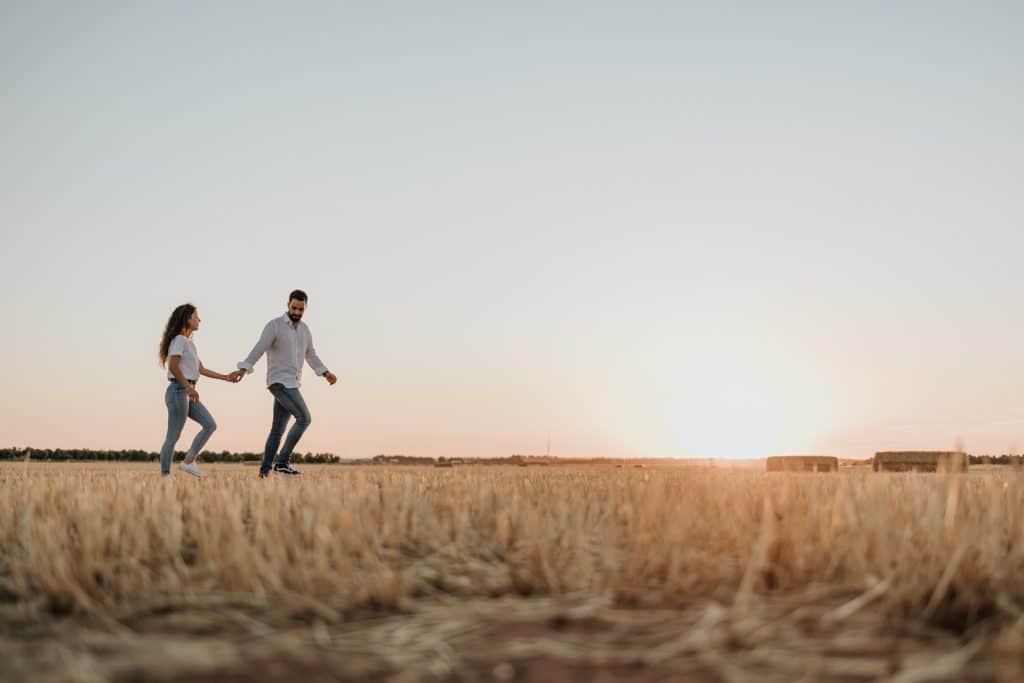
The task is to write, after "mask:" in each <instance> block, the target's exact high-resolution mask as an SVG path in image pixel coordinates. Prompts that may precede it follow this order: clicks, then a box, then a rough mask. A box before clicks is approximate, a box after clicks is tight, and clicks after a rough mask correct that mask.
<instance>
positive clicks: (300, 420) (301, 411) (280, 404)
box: [260, 382, 312, 474]
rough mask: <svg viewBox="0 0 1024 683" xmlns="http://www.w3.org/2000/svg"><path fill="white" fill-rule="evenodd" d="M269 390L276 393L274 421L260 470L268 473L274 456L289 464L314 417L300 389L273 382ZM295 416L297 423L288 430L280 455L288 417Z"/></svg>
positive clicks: (282, 463)
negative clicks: (296, 445)
mask: <svg viewBox="0 0 1024 683" xmlns="http://www.w3.org/2000/svg"><path fill="white" fill-rule="evenodd" d="M267 390H268V391H270V393H271V394H273V395H274V421H273V422H272V423H271V425H270V436H268V437H267V445H266V448H264V449H263V462H261V463H260V472H261V473H263V474H266V473H267V472H269V471H270V468H271V467H272V466H273V465H274V458H275V457H277V460H278V462H277V464H278V465H287V464H288V459H289V458H291V457H292V451H294V450H295V444H297V443H299V439H300V438H302V433H303V432H305V431H306V428H307V427H309V424H310V422H312V418H311V417H310V416H309V408H307V407H306V402H305V401H304V400H303V399H302V394H300V393H299V390H298V389H289V388H287V387H285V386H284V385H283V384H281V383H280V382H278V383H276V384H271V385H270V386H269V387H267ZM289 417H294V418H295V424H293V425H292V428H291V429H290V430H288V438H287V439H285V440H284V448H282V449H281V453H280V455H278V452H277V448H278V446H280V445H281V437H282V436H283V435H284V428H285V427H286V426H287V425H288V418H289Z"/></svg>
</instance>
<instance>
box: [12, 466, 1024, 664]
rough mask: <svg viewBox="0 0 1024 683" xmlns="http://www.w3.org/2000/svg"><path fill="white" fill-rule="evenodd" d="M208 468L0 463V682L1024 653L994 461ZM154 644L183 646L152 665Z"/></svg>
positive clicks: (1022, 597) (1021, 560) (929, 659)
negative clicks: (280, 664)
mask: <svg viewBox="0 0 1024 683" xmlns="http://www.w3.org/2000/svg"><path fill="white" fill-rule="evenodd" d="M207 470H208V472H209V473H210V474H211V476H210V477H209V478H207V479H205V480H194V479H190V478H186V477H185V476H184V475H181V474H177V475H176V476H175V477H174V478H173V479H171V480H162V479H161V478H160V477H159V476H158V475H157V473H156V471H155V467H154V466H146V467H142V466H130V465H126V466H112V465H93V466H89V465H75V464H61V465H44V464H22V463H11V464H5V465H0V520H2V524H0V655H4V654H6V655H7V656H6V657H3V658H0V659H2V661H6V662H7V663H6V664H0V677H2V676H3V674H4V672H5V669H4V668H3V667H4V666H7V667H8V671H7V673H9V674H10V675H11V676H24V675H29V674H31V675H33V676H35V677H36V678H39V679H40V680H43V679H44V678H45V676H46V675H50V676H52V677H54V678H52V680H68V679H69V678H62V676H68V677H72V675H74V676H79V678H77V679H75V680H83V681H84V680H96V681H99V680H128V679H130V678H131V677H132V676H140V675H141V676H142V677H146V675H147V672H150V671H151V669H150V668H148V667H157V666H159V668H160V670H161V671H162V672H163V673H162V674H161V675H162V676H163V677H164V678H165V679H173V678H174V675H172V674H169V673H168V668H167V667H168V666H171V667H172V669H171V670H172V671H173V670H174V669H173V667H174V666H179V667H181V668H180V671H181V672H182V673H181V675H182V676H183V677H184V676H185V674H186V673H189V676H194V675H196V672H197V671H198V672H200V673H202V672H203V671H207V672H210V675H214V674H216V677H217V678H223V676H225V675H228V673H230V672H232V671H234V672H236V673H237V675H238V676H241V677H242V678H238V679H237V680H253V679H259V678H262V679H265V680H277V679H275V678H274V674H273V668H272V667H270V668H265V667H262V668H260V669H259V670H258V672H254V671H248V670H247V669H245V666H248V665H251V663H252V661H254V660H253V659H252V655H251V653H249V652H248V651H247V650H246V648H251V647H252V642H253V638H254V637H257V638H265V639H266V641H267V642H272V643H276V644H277V645H278V646H280V645H281V644H282V643H295V644H303V643H305V644H306V645H308V646H309V647H310V648H312V650H310V651H316V652H318V653H320V655H318V656H319V657H320V658H319V659H316V660H315V661H312V663H310V662H309V661H306V660H288V661H290V662H291V666H292V668H291V669H289V671H288V672H286V673H288V675H291V674H294V672H295V670H296V669H295V667H298V668H299V669H300V670H303V671H305V673H304V674H303V675H304V676H305V677H306V678H308V679H310V680H315V679H316V675H315V674H316V672H324V671H330V675H331V677H330V679H329V680H349V679H348V678H346V676H350V677H352V678H351V680H356V679H358V678H359V677H360V676H366V675H378V676H385V675H387V676H399V677H401V676H406V677H407V678H406V680H418V679H420V678H430V677H438V676H439V677H442V678H445V677H448V678H460V677H462V678H463V679H467V680H468V679H475V678H477V677H479V676H487V677H490V676H492V675H493V676H495V677H497V678H499V679H501V678H503V677H504V678H507V677H508V676H513V677H519V678H522V677H526V678H544V677H549V676H551V675H553V674H552V672H555V673H559V672H561V673H565V675H569V674H571V673H572V672H574V671H575V672H580V671H589V673H588V674H587V676H588V678H587V679H588V680H591V679H593V677H594V675H595V672H597V673H600V672H605V673H608V672H612V673H616V674H617V675H625V674H629V675H631V676H633V677H636V678H640V679H644V677H645V676H650V677H649V680H658V679H660V678H662V677H663V676H664V675H668V674H670V673H674V674H676V675H682V674H687V675H690V676H696V677H698V678H703V677H710V678H712V679H720V680H744V679H745V677H746V676H750V677H754V678H757V679H758V680H773V677H775V678H774V680H792V679H793V677H799V676H800V675H806V676H811V677H814V678H823V679H828V678H832V679H835V680H873V679H875V678H877V677H879V676H883V675H893V676H895V677H897V679H898V677H899V676H904V678H903V679H900V680H962V679H963V678H964V677H966V676H967V675H968V674H970V675H971V676H974V677H980V678H978V679H979V680H990V679H992V678H993V677H1006V676H1009V678H1005V680H1013V678H1012V677H1013V676H1016V675H1017V673H1018V672H1019V670H1017V669H1013V666H1015V664H1013V663H1014V662H1018V661H1020V658H1021V655H1022V653H1024V621H1022V620H1021V617H1022V615H1024V581H1021V580H1020V577H1021V576H1024V534H1022V529H1024V526H1022V524H1024V523H1022V521H1021V512H1022V511H1024V476H1020V475H1018V474H1017V473H1016V472H984V473H975V474H970V475H960V476H936V475H915V474H874V473H870V472H849V473H843V474H840V475H835V474H831V475H826V474H821V475H815V474H811V475H807V474H804V475H799V474H793V475H788V474H783V475H779V474H771V475H769V474H765V473H762V472H756V471H745V470H733V471H715V470H711V469H709V470H692V469H687V470H674V469H667V468H648V469H644V470H632V469H627V470H621V469H614V468H605V467H574V468H558V467H549V468H544V469H533V468H488V467H461V468H454V469H434V468H401V467H387V468H384V467H372V468H345V467H337V466H336V467H320V468H316V467H307V468H305V470H304V471H305V474H304V476H303V478H302V479H301V481H294V480H267V481H259V480H257V479H256V473H255V471H254V470H253V469H252V468H245V467H240V466H230V465H221V466H213V465H211V466H208V467H207ZM517 609H518V610H519V612H517V611H516V610H517ZM574 610H575V611H574ZM519 613H521V616H522V617H523V618H522V619H521V621H522V622H523V623H526V624H528V625H527V626H523V625H521V624H520V625H518V626H517V625H516V624H519V622H516V621H515V619H512V621H509V615H514V614H519ZM446 624H447V625H446ZM453 624H454V626H453ZM510 624H511V626H510ZM403 629H405V631H403ZM446 629H447V630H446ZM396 632H397V633H404V634H405V635H403V636H399V635H395V633H396ZM147 634H154V635H153V638H154V640H153V641H152V644H151V645H147V644H148V643H150V641H148V640H147V638H148V637H149V636H147ZM169 634H170V635H173V636H175V637H181V638H185V637H186V636H188V637H189V638H191V640H190V639H189V638H186V639H185V640H184V641H183V642H184V643H186V644H187V643H191V645H189V647H193V648H201V649H198V650H188V649H187V648H186V650H183V652H186V653H187V654H185V655H181V656H180V657H178V659H176V660H173V661H172V662H171V664H168V661H167V658H168V657H170V656H171V654H168V653H169V652H173V648H172V650H168V649H167V638H168V637H169ZM374 634H376V635H374ZM509 634H511V635H509ZM214 635H216V637H214ZM374 638H376V640H374ZM403 638H404V640H403ZM90 639H91V640H90ZM97 639H98V640H97ZM58 640H59V641H60V642H62V643H63V645H62V647H64V648H65V649H66V653H65V655H64V657H63V659H61V658H57V659H54V658H52V657H49V658H47V657H42V656H38V655H39V651H40V650H39V648H44V649H45V648H46V647H49V646H50V645H52V644H53V643H55V642H57V641H58ZM174 642H177V641H174ZM474 642H476V643H477V644H476V645H473V643H474ZM97 643H99V644H98V645H97ZM403 643H404V645H403ZM414 643H420V644H422V643H427V644H429V647H426V646H425V647H426V650H423V648H420V649H417V647H416V646H414ZM480 643H484V644H488V645H490V649H489V650H487V651H488V652H490V653H491V654H489V655H488V656H486V657H485V656H483V655H482V654H481V653H482V652H483V650H482V649H481V645H480ZM915 644H916V645H915ZM182 647H185V645H183V646H182ZM147 648H148V649H147ZM202 648H205V649H202ZM210 648H213V649H210ZM217 648H220V649H217ZM830 648H831V649H830ZM915 648H916V649H915ZM936 648H938V654H939V655H942V657H936V656H934V652H935V651H936V650H935V649H936ZM485 649H486V648H485ZM112 652H114V653H119V658H118V657H114V658H113V659H112V658H111V656H107V655H109V654H110V653H112ZM132 652H134V653H135V657H134V658H132V657H131V656H129V655H128V654H126V653H132ZM261 652H263V653H264V654H265V653H266V650H262V651H261ZM339 652H360V653H362V655H361V658H360V659H359V662H360V663H359V665H358V666H356V664H355V663H354V662H355V660H353V659H352V658H345V657H341V658H340V659H339V660H338V662H334V660H332V659H331V656H334V655H338V653H339ZM787 652H788V653H790V655H787V654H785V653H787ZM794 652H796V653H802V654H800V655H799V656H797V657H795V658H794V657H793V656H791V655H792V653H794ZM104 653H107V655H104ZM439 653H440V654H439ZM929 653H932V654H931V655H930V654H929ZM954 655H955V656H954ZM915 658H916V659H915ZM257 660H258V658H257ZM342 660H343V661H342ZM174 662H178V664H177V665H175V664H174ZM247 662H248V664H247ZM501 665H506V666H507V667H508V668H501ZM303 666H307V667H308V670H305V669H302V667H303ZM118 667H120V668H118ZM133 667H134V668H133ZM239 667H241V668H239ZM345 667H348V668H345ZM352 667H355V668H352ZM360 667H362V668H360ZM531 667H532V668H531ZM538 667H539V668H538ZM559 667H564V671H563V670H562V669H559ZM588 667H589V668H588ZM927 667H931V668H930V669H927ZM1007 667H1009V668H1007ZM914 671H918V674H913V672H914ZM929 671H930V672H931V673H928V672H929ZM83 672H84V673H83ZM126 672H127V673H126ZM226 672H227V673H226ZM510 672H511V673H510ZM1019 673H1024V672H1019ZM559 675H560V677H561V674H559ZM915 675H916V676H918V677H917V678H914V676H915ZM83 676H84V678H83ZM922 676H923V677H922ZM944 677H945V678H944ZM210 680H213V679H210ZM225 680H233V679H225ZM280 680H286V678H281V679H280ZM325 680H328V679H325ZM580 680H583V679H582V678H581V679H580Z"/></svg>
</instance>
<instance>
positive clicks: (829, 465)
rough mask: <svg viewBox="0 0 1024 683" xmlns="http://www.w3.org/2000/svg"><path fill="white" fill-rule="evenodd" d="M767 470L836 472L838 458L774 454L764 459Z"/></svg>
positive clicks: (837, 469)
mask: <svg viewBox="0 0 1024 683" xmlns="http://www.w3.org/2000/svg"><path fill="white" fill-rule="evenodd" d="M765 468H766V469H767V471H769V472H838V471H839V458H836V457H834V456H831V455H776V456H773V457H771V458H768V459H767V460H766V461H765Z"/></svg>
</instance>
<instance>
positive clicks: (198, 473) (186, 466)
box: [178, 461, 203, 477]
mask: <svg viewBox="0 0 1024 683" xmlns="http://www.w3.org/2000/svg"><path fill="white" fill-rule="evenodd" d="M178 467H180V468H181V469H183V470H185V471H186V472H188V473H189V474H191V475H192V476H193V477H202V476H203V472H202V470H200V469H199V468H198V467H196V464H195V463H194V462H184V461H183V462H181V463H180V464H179V465H178Z"/></svg>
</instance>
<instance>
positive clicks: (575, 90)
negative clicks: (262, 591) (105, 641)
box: [0, 2, 1024, 457]
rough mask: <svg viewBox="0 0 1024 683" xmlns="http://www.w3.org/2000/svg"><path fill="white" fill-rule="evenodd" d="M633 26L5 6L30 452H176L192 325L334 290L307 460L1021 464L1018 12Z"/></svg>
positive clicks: (488, 10)
mask: <svg viewBox="0 0 1024 683" xmlns="http://www.w3.org/2000/svg"><path fill="white" fill-rule="evenodd" d="M617 4H618V5H621V6H619V7H615V6H596V5H595V3H535V4H534V3H517V4H515V5H510V4H509V5H500V4H491V3H441V4H438V5H437V6H435V7H424V6H423V5H422V4H420V3H415V4H409V5H406V6H397V5H395V6H390V7H382V6H372V5H362V4H354V3H276V4H268V3H258V6H252V3H246V4H237V5H234V4H224V3H218V8H216V9H212V8H211V7H209V6H207V3H159V4H158V3H117V4H115V3H10V2H5V3H3V4H0V8H2V9H0V79H2V85H3V89H2V98H3V106H2V107H0V149H2V150H3V153H2V154H0V210H2V216H0V219H2V230H3V253H4V256H5V258H4V261H3V268H2V270H0V285H3V287H4V291H7V292H9V293H10V298H11V305H12V309H13V318H14V321H15V322H14V325H13V326H12V329H11V331H10V332H9V334H8V335H5V341H4V342H2V343H3V346H4V347H5V348H6V349H7V350H5V351H4V353H3V357H4V358H6V359H12V360H5V361H4V365H3V368H2V373H3V379H4V380H5V383H6V384H7V385H8V386H11V387H16V390H14V391H11V392H9V393H8V395H7V397H6V398H0V410H2V411H3V414H4V415H5V417H4V419H3V420H0V445H4V444H13V445H40V446H67V447H73V446H94V447H115V448H120V447H140V448H148V449H151V450H155V449H156V448H157V447H158V446H159V443H160V441H161V440H162V429H163V423H164V420H165V416H164V408H163V403H162V389H163V380H162V379H161V377H162V375H161V372H160V370H159V368H158V367H157V366H156V364H155V361H154V358H155V344H156V341H157V340H158V337H159V333H160V330H161V327H162V324H163V322H164V321H165V319H166V316H167V315H168V313H169V312H170V310H171V309H172V308H173V307H174V306H175V305H176V304H178V303H181V302H182V301H185V300H188V301H192V302H193V303H195V304H196V305H198V306H199V308H200V314H201V316H202V317H203V319H204V325H205V326H204V329H203V330H201V331H200V333H199V335H198V336H197V342H198V344H199V349H200V353H201V356H202V357H203V359H204V361H205V362H206V364H207V365H208V366H210V367H212V368H214V369H219V370H226V369H228V368H230V367H232V366H233V364H234V363H235V362H236V361H237V360H239V359H240V358H241V357H242V355H243V354H244V353H245V352H247V351H248V350H249V348H250V347H251V345H252V344H253V343H254V342H255V340H256V337H257V335H258V333H259V330H260V328H261V326H262V324H263V323H264V322H265V321H266V320H267V319H269V318H270V317H272V316H273V315H276V314H279V313H280V312H282V311H283V307H284V298H285V296H286V294H287V292H288V291H289V290H291V289H292V288H294V287H302V288H304V289H306V290H307V291H309V293H310V295H311V302H310V303H311V306H310V311H309V314H308V316H307V319H308V321H309V323H310V325H311V328H312V330H313V333H314V335H315V338H316V340H317V345H318V347H319V350H320V352H321V356H322V357H323V358H324V360H325V361H326V362H327V363H328V364H329V366H330V367H331V368H332V370H334V371H335V372H336V373H337V374H338V375H339V377H340V378H341V382H340V383H339V385H338V386H335V387H333V388H328V387H326V386H324V385H323V384H322V383H321V382H319V381H316V382H315V383H314V382H313V381H311V380H307V399H308V401H309V403H310V406H311V408H312V411H313V415H314V425H313V427H312V428H311V429H310V430H309V432H307V435H306V437H305V439H304V440H303V443H302V444H301V446H300V450H303V451H305V450H331V451H334V452H336V453H340V454H342V455H348V456H361V455H372V454H374V453H379V452H405V453H419V454H423V455H473V454H478V455H505V454H508V453H512V452H540V451H543V449H544V445H545V441H546V438H547V434H548V433H549V432H550V433H551V435H552V442H553V450H554V451H555V452H556V453H560V454H563V455H590V454H593V455H687V454H693V455H756V454H760V455H764V454H770V453H772V452H811V451H818V452H829V453H834V454H837V455H848V456H860V457H863V456H867V455H870V453H871V452H873V451H874V450H876V449H884V448H918V447H920V448H945V447H949V446H952V445H953V444H952V442H953V440H954V439H956V438H957V437H962V438H963V439H964V440H965V443H966V445H967V447H968V449H970V450H973V451H976V452H982V451H994V452H1003V451H1005V450H1007V449H1010V448H1018V449H1019V448H1022V447H1024V440H1022V438H1021V437H1024V398H1021V397H1022V396H1024V392H1022V388H1024V382H1022V380H1024V371H1022V370H1021V363H1020V352H1019V349H1021V348H1024V325H1022V324H1021V323H1020V322H1019V316H1018V315H1017V309H1018V298H1019V296H1018V289H1019V286H1020V285H1019V279H1020V278H1019V274H1018V273H1019V266H1018V264H1019V263H1020V260H1021V251H1022V246H1024V236H1022V227H1024V226H1022V216H1024V198H1022V197H1024V193H1021V192H1020V191H1019V189H1018V186H1019V185H1020V183H1021V179H1022V178H1024V128H1022V125H1021V121H1024V78H1022V76H1021V74H1022V73H1024V45H1022V43H1024V41H1021V40H1020V37H1021V36H1022V35H1024V6H1022V5H1020V4H1019V3H1011V2H1001V3H995V2H990V3H945V2H927V3H924V2H921V3H904V4H902V5H900V6H899V7H892V6H890V5H891V3H846V4H839V3H789V4H773V6H772V7H771V8H769V7H768V6H767V4H765V3H732V4H721V3H715V4H712V3H701V4H700V5H696V4H688V3H678V2H677V3H640V4H636V3H634V4H631V5H630V6H626V3H617ZM262 370H263V366H262V364H261V366H260V367H259V368H258V373H262ZM261 376H262V375H261V374H257V375H256V376H254V378H251V379H249V380H247V381H246V382H245V383H243V384H242V385H241V386H239V387H229V386H227V385H223V384H220V383H217V384H214V383H212V382H207V383H205V392H206V393H205V394H204V396H207V397H208V398H207V399H206V402H207V404H208V406H209V407H210V408H211V410H212V411H213V412H214V414H215V415H216V416H217V417H218V420H219V422H220V423H221V430H220V431H219V432H218V433H217V435H216V436H215V437H214V440H213V441H212V442H211V443H210V446H209V447H210V448H212V449H215V450H220V449H222V448H229V449H235V450H259V449H260V448H261V446H262V442H263V439H264V438H265V431H266V428H267V426H268V424H265V423H268V422H269V413H270V400H269V396H268V395H267V394H266V392H265V391H264V390H263V389H262V384H261ZM122 418H123V419H124V420H127V424H122V423H120V422H119V419H122ZM712 449H715V450H721V451H722V452H714V453H712V452H709V451H711V450H712Z"/></svg>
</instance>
